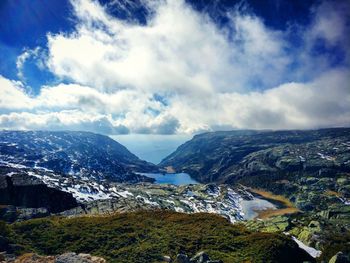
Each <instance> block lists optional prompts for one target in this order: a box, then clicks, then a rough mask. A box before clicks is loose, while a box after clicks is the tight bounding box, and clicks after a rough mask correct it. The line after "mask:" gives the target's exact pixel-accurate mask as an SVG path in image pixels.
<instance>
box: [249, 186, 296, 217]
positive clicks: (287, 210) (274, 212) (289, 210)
mask: <svg viewBox="0 0 350 263" xmlns="http://www.w3.org/2000/svg"><path fill="white" fill-rule="evenodd" d="M249 191H251V192H253V193H256V194H258V195H260V196H262V197H263V198H265V199H268V200H272V201H278V202H280V203H282V204H283V206H284V208H281V209H264V210H257V211H256V212H257V213H258V216H257V218H260V219H266V218H270V217H273V216H281V215H289V214H294V213H297V212H299V209H298V208H296V207H295V206H294V204H293V203H292V202H291V201H290V200H289V199H288V198H286V197H285V196H283V195H275V194H273V193H271V192H268V191H265V190H261V189H256V188H249Z"/></svg>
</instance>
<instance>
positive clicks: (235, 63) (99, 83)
mask: <svg viewBox="0 0 350 263" xmlns="http://www.w3.org/2000/svg"><path fill="white" fill-rule="evenodd" d="M349 17H350V4H349V2H348V1H345V0H344V1H342V0H339V1H321V0H320V1H281V0H268V1H259V0H251V1H223V0H221V1H220V0H217V1H204V0H200V1H181V0H178V1H175V0H163V1H157V0H156V1H150V0H138V1H128V0H121V1H99V2H98V1H92V0H64V1H62V0H52V1H43V0H42V1H39V0H32V1H27V0H16V1H11V0H4V1H1V3H0V18H1V21H6V23H1V24H0V95H1V98H0V128H2V129H71V130H91V131H95V132H100V133H106V134H125V133H141V134H192V133H197V132H201V131H210V130H222V129H236V128H239V129H241V128H251V129H303V128H319V127H334V126H349V124H350V106H349V105H350V98H349V96H350V88H349V85H348V84H347V83H349V60H350V56H349V51H348V46H349V35H350V34H349V33H350V32H349V24H350V23H349V22H350V19H349Z"/></svg>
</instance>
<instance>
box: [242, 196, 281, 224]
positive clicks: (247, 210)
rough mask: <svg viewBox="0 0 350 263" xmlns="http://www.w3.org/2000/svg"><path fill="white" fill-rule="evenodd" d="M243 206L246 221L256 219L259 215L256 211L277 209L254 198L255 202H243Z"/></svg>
mask: <svg viewBox="0 0 350 263" xmlns="http://www.w3.org/2000/svg"><path fill="white" fill-rule="evenodd" d="M241 205H242V210H243V213H244V216H243V218H244V219H246V220H249V219H253V218H255V217H256V216H257V215H258V213H257V212H256V211H259V210H260V211H261V210H265V209H276V206H275V205H274V204H273V203H271V202H269V201H267V200H264V199H260V198H256V197H254V198H253V200H243V201H242V203H241Z"/></svg>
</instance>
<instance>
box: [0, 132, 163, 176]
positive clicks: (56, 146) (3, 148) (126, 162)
mask: <svg viewBox="0 0 350 263" xmlns="http://www.w3.org/2000/svg"><path fill="white" fill-rule="evenodd" d="M0 162H1V163H3V164H10V165H13V166H16V167H29V168H41V169H46V170H50V171H53V172H55V173H60V174H62V175H65V174H69V175H73V176H74V177H76V178H84V177H87V178H93V179H94V180H97V181H103V180H109V181H116V182H126V181H128V182H138V181H151V179H149V178H147V177H144V176H142V175H139V174H136V172H147V171H155V170H157V167H156V166H155V165H153V164H151V163H148V162H146V161H142V160H140V159H139V158H138V157H136V156H135V155H134V154H132V153H131V152H129V151H128V149H127V148H125V147H124V146H123V145H121V144H119V143H118V142H116V141H114V140H113V139H111V138H109V137H107V136H103V135H99V134H94V133H90V132H73V131H0Z"/></svg>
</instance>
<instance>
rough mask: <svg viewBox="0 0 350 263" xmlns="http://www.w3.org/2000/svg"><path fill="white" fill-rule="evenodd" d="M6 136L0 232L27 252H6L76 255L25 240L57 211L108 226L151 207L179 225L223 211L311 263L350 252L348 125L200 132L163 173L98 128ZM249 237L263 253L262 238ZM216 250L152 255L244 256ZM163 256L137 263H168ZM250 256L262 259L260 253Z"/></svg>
mask: <svg viewBox="0 0 350 263" xmlns="http://www.w3.org/2000/svg"><path fill="white" fill-rule="evenodd" d="M0 139H1V140H0V205H1V207H0V220H3V221H5V222H7V223H5V226H8V227H9V230H8V231H10V232H11V233H12V234H11V235H9V234H8V233H10V232H6V233H7V234H6V233H3V234H1V233H0V237H1V236H3V238H5V240H7V241H6V242H8V243H7V244H8V245H10V244H11V242H12V243H13V242H15V243H16V244H17V245H18V246H19V247H20V249H19V247H18V249H10V248H8V249H7V251H8V252H7V254H6V255H8V256H7V257H11V255H16V254H21V253H24V252H35V253H40V254H46V255H50V254H52V253H54V254H55V253H63V252H67V251H63V250H62V248H60V249H58V250H57V249H56V250H55V249H46V248H44V247H42V245H39V243H36V242H37V241H35V240H34V239H32V238H30V240H28V237H29V236H30V235H31V233H30V232H28V233H26V234H25V235H27V234H28V235H29V236H26V237H24V236H23V235H24V233H23V232H22V230H21V229H22V228H21V227H20V226H21V225H23V226H25V225H26V224H29V225H30V224H34V225H35V224H44V222H45V224H51V223H50V221H45V220H46V218H47V217H48V216H54V217H53V219H47V220H53V221H52V223H54V222H56V220H59V222H65V221H64V220H65V219H64V218H74V219H71V220H75V221H72V222H77V224H79V223H78V222H79V221H80V220H84V219H81V218H84V217H86V216H88V218H90V217H92V218H95V219H91V220H95V221H94V222H99V221H100V220H102V218H106V219H103V220H114V219H113V218H115V217H120V216H121V217H122V214H125V217H133V216H135V217H138V216H139V214H140V215H141V214H142V213H144V211H155V212H154V213H156V214H157V213H165V214H167V213H169V214H168V216H169V217H171V218H172V217H175V218H176V217H178V216H179V217H181V215H182V214H184V215H188V216H189V217H188V218H187V217H186V218H187V219H186V220H188V219H189V218H195V217H196V215H197V214H198V215H200V216H201V217H203V218H206V217H208V218H211V215H218V216H220V218H223V220H226V222H229V223H230V224H233V225H234V226H235V225H240V226H242V227H244V229H246V230H242V231H243V233H248V232H246V231H252V233H257V235H258V233H261V232H262V233H270V234H272V235H275V234H278V235H279V234H283V233H284V235H287V236H288V235H289V236H290V237H287V236H286V238H287V239H288V240H292V242H294V244H297V247H296V248H297V250H298V247H299V250H300V251H299V252H297V253H304V252H305V251H304V250H306V251H308V252H305V253H306V254H303V255H304V256H305V257H308V260H309V261H318V262H321V261H324V262H328V261H329V260H330V259H331V258H332V257H333V256H334V255H335V254H337V253H338V252H339V251H341V252H342V253H345V254H346V253H349V252H350V251H349V249H348V243H349V242H350V235H349V234H348V233H349V229H350V206H349V204H350V191H349V190H350V184H349V180H350V178H349V174H350V129H326V130H315V131H281V132H269V131H261V132H259V131H233V132H215V133H207V134H201V135H196V136H195V137H194V138H193V139H192V140H190V141H188V142H186V143H185V144H183V145H181V146H179V147H178V148H177V150H176V151H175V152H174V153H172V154H170V155H169V156H168V157H166V158H165V159H163V161H162V162H161V163H160V165H159V166H156V165H154V164H152V163H148V162H146V161H142V160H140V159H139V158H138V157H136V156H135V155H133V154H132V153H131V152H129V151H128V150H127V148H125V147H124V146H122V145H120V144H118V143H117V142H115V141H114V140H111V139H110V138H108V137H106V136H102V135H96V134H92V133H83V132H9V131H3V132H0ZM161 211H164V212H161ZM172 213H173V214H172ZM143 215H144V216H146V217H147V218H149V217H150V216H151V214H143ZM158 215H161V214H158ZM168 216H166V218H168ZM151 217H152V216H151ZM35 218H43V219H40V220H44V221H40V220H39V219H35ZM55 218H57V219H55ZM61 218H63V219H62V220H63V221H60V220H61ZM99 218H101V219H99ZM107 218H108V219H107ZM36 220H39V221H36ZM96 220H97V221H96ZM145 220H146V219H145ZM147 220H148V219H147ZM152 220H154V218H152ZM164 220H167V219H164ZM35 222H37V223H35ZM39 222H40V223H39ZM57 222H58V221H57ZM181 222H182V221H181ZM183 223H184V224H185V221H183ZM198 223H199V222H198ZM64 224H66V223H64ZM152 224H153V223H152ZM156 224H160V223H159V222H158V223H156ZM34 225H33V226H34ZM200 225H201V227H204V226H203V225H202V224H201V223H200ZM17 226H18V227H19V228H17ZM37 226H38V227H40V225H37ZM101 227H102V226H101ZM158 227H161V224H160V225H158ZM5 228H6V227H5ZM35 228H36V226H35V227H34V228H33V229H32V230H30V231H36V230H35ZM110 230H111V231H114V230H113V229H110ZM3 231H4V230H3ZM13 231H15V232H13ZM16 231H17V232H16ZM50 231H51V230H50ZM84 231H85V230H84ZM86 231H88V230H86ZM123 231H124V230H123ZM135 231H136V230H135ZM138 231H140V229H138V230H137V232H138ZM152 231H153V230H152ZM221 234H224V233H221ZM48 235H49V234H48ZM50 235H51V234H50ZM137 235H139V234H137ZM161 235H164V234H163V233H162V234H161ZM215 235H218V233H216V234H215ZM23 238H24V239H23ZM39 238H46V237H44V236H41V237H39ZM57 238H58V237H57ZM101 238H102V237H101ZM163 238H165V239H168V238H170V237H165V236H163ZM191 238H194V237H193V236H191ZM142 239H143V238H141V240H142ZM137 240H138V239H137ZM293 240H294V241H293ZM23 242H24V243H23ZM28 242H29V243H28ZM38 242H41V241H40V240H38ZM104 242H107V241H103V244H105V246H106V244H107V243H104ZM118 242H122V243H123V242H130V241H126V240H124V241H122V240H119V241H118ZM193 242H194V241H193ZM197 242H199V241H197ZM217 242H221V241H217ZM232 242H233V243H232V244H231V245H229V244H227V245H228V246H230V247H231V248H233V247H235V246H236V245H237V244H235V242H236V241H234V240H233V241H232ZM249 242H253V243H252V246H253V247H254V246H255V242H257V241H249ZM122 243H120V244H122ZM40 244H42V243H40ZM12 245H13V246H14V244H12ZM84 246H85V245H84ZM121 246H122V245H121ZM175 247H176V246H175ZM209 247H210V248H208V246H207V247H206V246H201V245H197V246H196V249H194V248H191V247H190V246H189V247H186V246H184V247H176V248H174V247H173V248H171V247H169V244H167V245H164V247H162V248H160V247H158V248H152V249H156V250H157V249H158V252H159V253H160V252H161V251H162V253H163V254H164V255H165V254H170V255H171V258H176V257H177V254H181V251H182V250H185V252H186V253H188V254H190V255H193V254H194V253H196V252H198V251H199V250H206V252H208V253H209V254H210V256H214V257H216V256H218V259H220V260H223V262H242V261H241V260H243V258H240V257H239V256H237V255H236V254H234V255H233V254H232V255H231V254H230V253H231V252H230V253H229V252H227V253H226V254H225V253H224V254H222V253H223V252H222V251H221V250H220V251H221V252H220V251H216V250H215V249H214V250H212V248H211V246H209ZM72 249H74V250H73V252H77V253H92V254H94V255H96V256H105V257H106V258H107V259H108V260H109V261H110V262H131V261H127V259H125V260H126V261H123V260H121V259H120V257H119V253H121V252H120V251H119V250H118V251H119V252H115V253H117V254H118V255H117V254H114V256H113V255H112V254H109V253H107V252H106V251H105V250H101V249H100V248H99V247H98V245H97V247H96V248H92V249H89V250H86V249H83V248H82V247H79V243H76V244H75V245H74V246H73V247H72ZM132 249H134V248H132ZM235 249H236V248H235ZM282 250H283V249H282ZM152 251H154V250H152ZM224 251H226V250H224ZM301 251H304V252H301ZM310 251H311V252H310ZM144 252H145V251H143V252H142V253H144ZM158 252H157V253H158ZM140 253H141V252H140ZM152 253H153V252H152ZM248 254H249V253H248ZM248 254H245V255H248ZM269 256H270V255H268V254H266V255H261V258H265V259H266V260H267V259H268V257H269ZM304 256H303V257H304ZM160 257H161V255H160V254H157V256H155V257H154V258H152V259H147V260H148V261H147V260H146V259H139V261H137V260H135V259H133V260H135V261H133V262H163V261H159V258H160ZM259 257H260V256H259ZM156 258H158V261H157V260H156ZM116 259H118V261H115V260H116ZM245 259H250V260H251V261H252V262H262V261H259V260H258V259H257V258H254V257H251V256H246V257H245ZM149 260H150V261H149ZM230 260H231V261H230ZM280 260H281V259H278V260H277V259H276V260H272V261H271V262H282V261H280ZM264 262H265V261H264ZM283 262H289V261H283ZM293 262H302V261H293Z"/></svg>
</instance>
